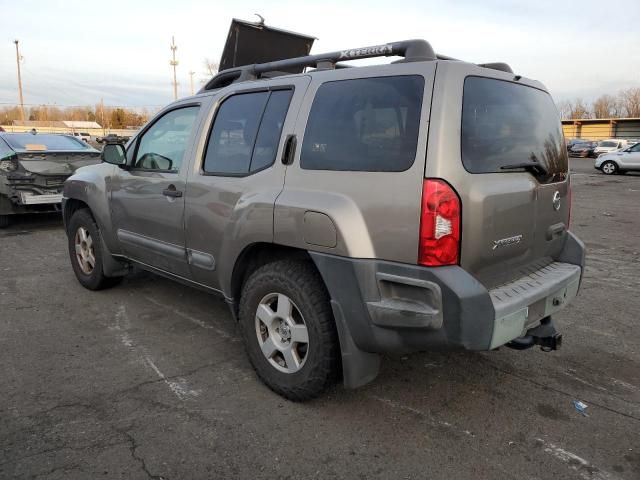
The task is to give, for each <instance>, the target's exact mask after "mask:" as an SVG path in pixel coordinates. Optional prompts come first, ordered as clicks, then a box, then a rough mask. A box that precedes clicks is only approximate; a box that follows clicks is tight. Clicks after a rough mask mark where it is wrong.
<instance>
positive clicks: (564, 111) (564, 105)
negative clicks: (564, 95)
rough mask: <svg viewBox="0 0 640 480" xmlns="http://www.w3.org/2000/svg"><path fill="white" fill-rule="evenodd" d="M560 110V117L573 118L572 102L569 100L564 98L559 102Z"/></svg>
mask: <svg viewBox="0 0 640 480" xmlns="http://www.w3.org/2000/svg"><path fill="white" fill-rule="evenodd" d="M557 107H558V112H559V113H560V118H562V119H563V120H565V119H570V118H571V102H570V101H569V100H563V101H561V102H558V105H557Z"/></svg>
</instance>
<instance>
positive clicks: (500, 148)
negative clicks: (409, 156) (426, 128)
mask: <svg viewBox="0 0 640 480" xmlns="http://www.w3.org/2000/svg"><path fill="white" fill-rule="evenodd" d="M468 68H469V67H467V69H468ZM457 70H459V72H457V71H456V68H455V67H454V68H452V69H450V71H449V72H446V73H445V74H444V75H443V78H438V79H437V81H438V82H440V81H441V80H442V81H446V79H447V78H449V80H450V81H449V82H448V85H447V92H446V94H444V95H442V97H443V101H447V100H448V101H449V105H448V106H444V105H441V106H439V108H448V109H449V113H446V114H442V116H444V117H445V120H444V121H443V124H444V125H445V126H448V127H449V130H448V131H447V132H446V133H445V134H444V138H445V139H446V140H445V142H446V143H447V145H448V147H449V151H448V152H446V153H442V154H439V152H441V151H442V149H443V146H442V144H441V143H440V144H439V145H438V144H436V145H435V146H434V149H433V151H432V150H430V151H429V157H428V158H429V160H428V162H427V163H428V164H427V176H431V175H433V176H441V177H442V178H445V179H447V180H448V181H449V182H450V183H452V185H453V187H454V188H455V189H456V190H457V192H458V194H459V195H460V197H461V200H462V241H461V265H462V266H463V267H464V268H465V269H466V270H468V271H470V272H471V273H472V274H474V275H475V276H476V277H477V278H478V279H479V280H480V281H481V282H483V283H484V284H485V285H486V286H487V287H489V288H491V287H493V286H496V285H498V284H500V283H503V282H507V281H510V280H513V279H514V278H518V277H521V276H523V275H524V274H525V273H526V272H528V271H530V270H531V269H538V268H540V267H541V266H543V265H544V264H546V263H550V262H551V259H552V258H553V257H554V256H555V255H557V254H558V253H559V252H560V250H561V249H562V246H563V243H564V239H565V235H566V232H567V229H568V221H569V208H570V206H569V181H568V159H567V151H566V148H565V145H564V141H563V135H562V129H561V124H560V120H559V117H558V114H557V110H556V108H555V106H554V104H553V101H552V100H551V97H550V96H549V94H548V93H546V92H545V91H544V90H542V88H541V86H540V85H539V84H537V85H536V84H534V83H533V82H531V84H529V85H526V84H523V82H519V81H514V77H513V75H510V74H502V73H499V72H496V77H497V78H489V77H487V76H486V75H487V70H486V69H480V68H477V69H476V71H477V73H478V75H473V74H471V75H469V74H466V75H465V74H464V67H462V66H461V67H457ZM474 73H475V72H474ZM481 75H482V76H481ZM452 77H453V78H454V79H455V80H451V79H452ZM501 77H502V78H501ZM456 87H457V88H456ZM456 94H457V95H459V96H460V97H461V98H462V102H461V103H462V105H461V106H462V109H461V110H457V111H456V110H454V109H453V108H452V107H451V105H452V102H454V101H456V99H454V98H453V96H454V95H456ZM434 97H435V95H434ZM460 97H459V98H458V99H457V103H458V105H459V104H460ZM434 109H435V107H434ZM452 110H453V111H454V112H453V113H452V112H451V111H452ZM431 123H432V131H431V132H430V134H431V136H430V138H433V135H434V134H435V135H438V134H440V135H442V134H443V132H441V131H440V128H435V129H434V128H433V126H434V125H436V122H434V119H433V118H432V122H431ZM456 124H457V125H456ZM439 126H442V125H439ZM456 137H457V138H456ZM436 142H437V140H436ZM456 144H459V145H460V149H459V150H457V149H456ZM430 148H431V141H430ZM432 161H433V163H436V164H437V166H434V165H433V164H432V165H429V162H432ZM430 167H431V168H430Z"/></svg>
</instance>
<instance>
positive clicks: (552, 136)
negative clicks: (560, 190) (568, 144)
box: [461, 77, 568, 182]
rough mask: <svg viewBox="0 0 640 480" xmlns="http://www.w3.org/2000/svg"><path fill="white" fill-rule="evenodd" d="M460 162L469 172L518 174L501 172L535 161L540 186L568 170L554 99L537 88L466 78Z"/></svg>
mask: <svg viewBox="0 0 640 480" xmlns="http://www.w3.org/2000/svg"><path fill="white" fill-rule="evenodd" d="M461 149H462V163H463V164H464V167H465V168H466V169H467V170H468V171H469V172H471V173H497V172H510V171H518V170H517V169H515V170H510V169H509V170H505V169H503V168H502V167H507V166H509V167H512V166H513V165H517V164H522V163H530V162H537V163H539V164H540V165H541V166H543V167H544V169H545V170H546V171H547V174H546V175H542V174H540V175H539V176H537V178H538V180H539V181H541V182H553V181H561V180H564V179H565V178H566V173H567V170H568V160H567V149H566V148H565V146H564V140H563V135H562V126H561V124H560V118H559V116H558V112H557V110H556V107H555V105H554V104H553V101H552V100H551V97H550V96H549V94H547V93H546V92H543V91H542V90H538V89H536V88H533V87H528V86H525V85H520V84H517V83H513V82H507V81H503V80H496V79H492V78H482V77H467V78H466V79H465V82H464V96H463V100H462V138H461Z"/></svg>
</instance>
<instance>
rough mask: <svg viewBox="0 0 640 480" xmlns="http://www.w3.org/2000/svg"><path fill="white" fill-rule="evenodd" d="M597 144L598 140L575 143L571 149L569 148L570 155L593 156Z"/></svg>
mask: <svg viewBox="0 0 640 480" xmlns="http://www.w3.org/2000/svg"><path fill="white" fill-rule="evenodd" d="M597 146H598V142H584V143H576V144H575V145H574V146H573V147H571V150H569V156H570V157H583V158H584V157H593V156H595V154H594V151H595V149H596V147H597Z"/></svg>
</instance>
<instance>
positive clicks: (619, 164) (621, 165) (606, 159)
mask: <svg viewBox="0 0 640 480" xmlns="http://www.w3.org/2000/svg"><path fill="white" fill-rule="evenodd" d="M594 166H595V168H596V169H598V170H601V171H602V173H606V174H607V175H613V174H616V173H626V172H629V171H633V170H636V171H637V170H640V143H636V144H635V145H632V146H630V147H628V148H625V149H624V150H620V151H617V152H613V153H605V154H603V155H600V156H599V157H598V158H596V161H595V165H594Z"/></svg>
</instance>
